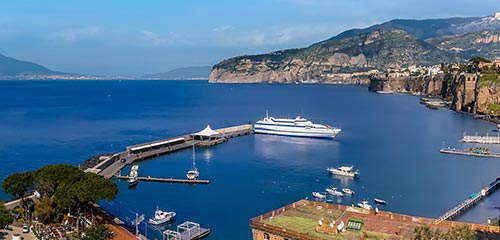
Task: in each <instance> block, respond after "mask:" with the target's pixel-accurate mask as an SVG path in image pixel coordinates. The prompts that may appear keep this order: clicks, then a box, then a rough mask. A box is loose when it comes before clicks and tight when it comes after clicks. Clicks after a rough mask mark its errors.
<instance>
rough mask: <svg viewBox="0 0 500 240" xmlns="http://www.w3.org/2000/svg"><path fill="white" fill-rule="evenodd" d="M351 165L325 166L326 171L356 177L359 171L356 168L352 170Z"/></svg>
mask: <svg viewBox="0 0 500 240" xmlns="http://www.w3.org/2000/svg"><path fill="white" fill-rule="evenodd" d="M353 167H354V166H350V167H347V166H341V167H338V168H333V167H330V168H327V169H326V171H328V172H329V173H331V174H334V175H340V176H345V177H353V178H357V177H358V175H359V171H358V170H356V171H353V170H352V169H353Z"/></svg>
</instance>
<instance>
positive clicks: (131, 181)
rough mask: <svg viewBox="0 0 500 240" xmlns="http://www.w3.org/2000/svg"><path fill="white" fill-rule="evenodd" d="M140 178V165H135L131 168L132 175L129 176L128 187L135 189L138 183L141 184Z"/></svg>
mask: <svg viewBox="0 0 500 240" xmlns="http://www.w3.org/2000/svg"><path fill="white" fill-rule="evenodd" d="M138 177H139V165H137V164H134V165H132V167H131V168H130V173H129V174H128V180H127V182H128V186H129V187H133V186H135V185H137V183H138V182H139V179H138Z"/></svg>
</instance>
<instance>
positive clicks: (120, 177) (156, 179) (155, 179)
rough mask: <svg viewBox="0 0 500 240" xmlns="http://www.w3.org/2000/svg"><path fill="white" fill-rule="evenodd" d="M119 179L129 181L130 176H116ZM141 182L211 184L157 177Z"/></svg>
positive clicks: (204, 181) (143, 179) (141, 179)
mask: <svg viewBox="0 0 500 240" xmlns="http://www.w3.org/2000/svg"><path fill="white" fill-rule="evenodd" d="M116 178H118V179H126V180H128V179H129V177H128V176H116ZM137 180H139V181H149V182H168V183H197V184H209V183H210V181H209V180H203V179H195V180H189V179H176V178H155V177H137Z"/></svg>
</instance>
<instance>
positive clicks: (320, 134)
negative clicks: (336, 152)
mask: <svg viewBox="0 0 500 240" xmlns="http://www.w3.org/2000/svg"><path fill="white" fill-rule="evenodd" d="M254 131H255V133H264V134H274V135H283V136H294V137H311V138H331V139H333V138H335V136H337V134H339V133H340V131H341V129H340V128H335V127H331V126H329V125H324V124H317V123H312V122H311V121H309V120H307V119H305V118H302V117H300V116H298V117H296V118H294V119H292V118H274V117H269V115H268V114H267V113H266V117H265V118H264V119H262V120H259V121H257V122H256V123H255V124H254Z"/></svg>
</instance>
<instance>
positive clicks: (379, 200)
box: [373, 198, 387, 205]
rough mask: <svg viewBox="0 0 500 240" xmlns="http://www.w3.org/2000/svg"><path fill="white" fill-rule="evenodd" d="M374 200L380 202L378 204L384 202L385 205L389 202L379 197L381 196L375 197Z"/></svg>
mask: <svg viewBox="0 0 500 240" xmlns="http://www.w3.org/2000/svg"><path fill="white" fill-rule="evenodd" d="M373 201H374V202H375V203H378V204H383V205H385V204H387V202H386V201H385V200H382V199H379V198H374V199H373Z"/></svg>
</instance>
